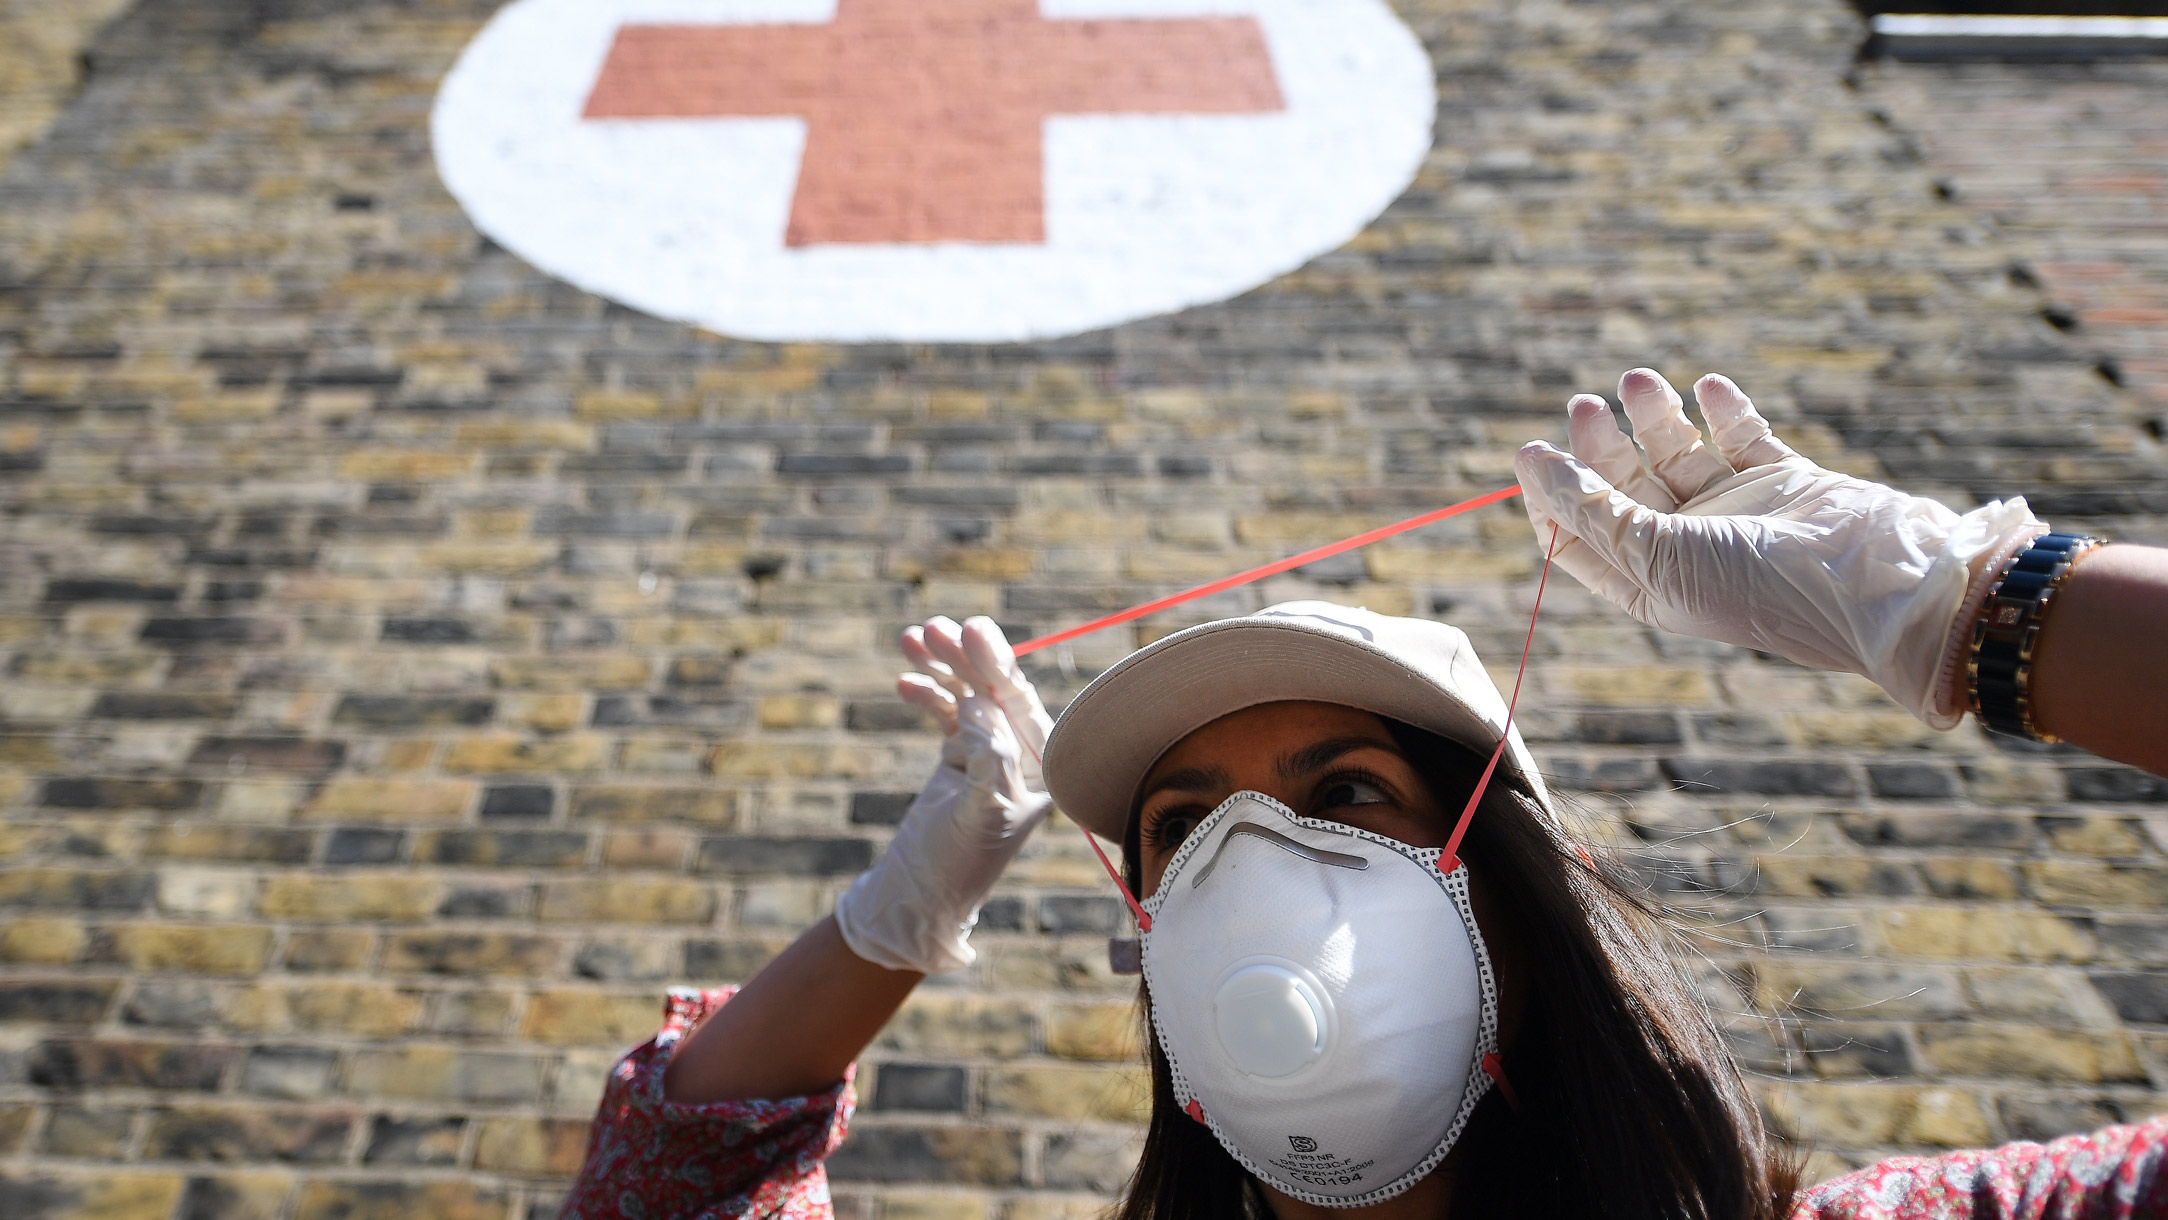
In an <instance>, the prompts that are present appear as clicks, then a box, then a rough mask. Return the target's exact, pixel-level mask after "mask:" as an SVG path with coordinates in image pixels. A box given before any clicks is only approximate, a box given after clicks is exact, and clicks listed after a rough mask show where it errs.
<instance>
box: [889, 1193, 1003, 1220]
mask: <svg viewBox="0 0 2168 1220" xmlns="http://www.w3.org/2000/svg"><path fill="white" fill-rule="evenodd" d="M986 1202H987V1201H986V1200H985V1199H984V1198H981V1197H980V1196H978V1195H967V1194H963V1193H961V1192H950V1191H931V1190H906V1191H890V1192H888V1193H886V1194H883V1195H882V1196H881V1220H985V1217H986Z"/></svg>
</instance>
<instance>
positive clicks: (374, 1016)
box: [226, 983, 423, 1038]
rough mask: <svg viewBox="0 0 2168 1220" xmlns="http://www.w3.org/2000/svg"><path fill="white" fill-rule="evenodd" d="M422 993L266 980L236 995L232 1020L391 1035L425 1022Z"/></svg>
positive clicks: (256, 1028) (259, 1026)
mask: <svg viewBox="0 0 2168 1220" xmlns="http://www.w3.org/2000/svg"><path fill="white" fill-rule="evenodd" d="M422 1000H423V997H422V993H420V992H418V991H406V990H401V989H400V988H396V987H385V986H382V985H379V984H375V983H305V984H302V985H300V986H287V985H283V984H265V985H259V986H255V987H250V988H247V989H246V990H243V991H242V992H240V993H239V994H238V995H236V996H235V997H234V999H233V1005H232V1007H231V1008H230V1009H229V1010H228V1012H227V1018H226V1019H227V1021H228V1023H229V1024H231V1025H232V1026H233V1028H235V1029H238V1030H246V1031H247V1032H250V1033H271V1034H284V1033H307V1034H340V1035H347V1036H351V1037H359V1038H389V1037H393V1036H396V1035H399V1034H405V1033H411V1032H413V1030H414V1029H415V1028H417V1027H418V1026H419V1025H420V1024H421V1018H422Z"/></svg>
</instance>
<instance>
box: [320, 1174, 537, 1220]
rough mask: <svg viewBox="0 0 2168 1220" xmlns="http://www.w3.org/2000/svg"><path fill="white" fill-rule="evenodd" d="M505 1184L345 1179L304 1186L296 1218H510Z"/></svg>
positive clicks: (434, 1219)
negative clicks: (504, 1191) (499, 1185)
mask: <svg viewBox="0 0 2168 1220" xmlns="http://www.w3.org/2000/svg"><path fill="white" fill-rule="evenodd" d="M509 1214H510V1205H509V1203H508V1202H507V1200H506V1199H505V1196H504V1194H503V1193H502V1191H501V1189H500V1188H497V1187H493V1186H482V1185H477V1184H475V1183H472V1182H458V1181H451V1182H447V1181H434V1182H432V1181H414V1182H384V1181H341V1180H339V1179H336V1178H314V1179H311V1180H309V1181H308V1182H306V1183H304V1184H303V1185H302V1187H301V1200H300V1202H299V1203H298V1204H296V1205H295V1209H294V1220H506V1217H507V1216H508V1215H509Z"/></svg>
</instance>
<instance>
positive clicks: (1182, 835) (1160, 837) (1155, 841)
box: [1144, 813, 1198, 849]
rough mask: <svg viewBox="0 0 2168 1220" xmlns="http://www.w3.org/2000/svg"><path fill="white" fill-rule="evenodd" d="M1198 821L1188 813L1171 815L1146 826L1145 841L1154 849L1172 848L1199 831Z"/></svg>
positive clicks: (1154, 820)
mask: <svg viewBox="0 0 2168 1220" xmlns="http://www.w3.org/2000/svg"><path fill="white" fill-rule="evenodd" d="M1197 822H1198V819H1197V818H1196V817H1195V816H1193V815H1191V814H1187V813H1170V814H1166V815H1165V816H1163V817H1158V818H1154V819H1152V820H1151V821H1150V822H1148V823H1146V824H1145V827H1144V836H1145V839H1146V840H1147V841H1148V842H1149V843H1150V844H1151V845H1152V846H1154V847H1158V848H1162V849H1166V848H1172V847H1174V846H1175V845H1177V844H1179V843H1180V842H1181V841H1182V840H1184V839H1186V838H1188V837H1189V832H1190V831H1192V830H1195V829H1197Z"/></svg>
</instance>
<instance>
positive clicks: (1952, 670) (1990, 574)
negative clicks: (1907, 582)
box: [1932, 518, 2048, 728]
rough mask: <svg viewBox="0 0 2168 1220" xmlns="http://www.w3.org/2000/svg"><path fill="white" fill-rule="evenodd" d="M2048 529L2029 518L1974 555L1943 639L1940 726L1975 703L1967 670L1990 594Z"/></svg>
mask: <svg viewBox="0 0 2168 1220" xmlns="http://www.w3.org/2000/svg"><path fill="white" fill-rule="evenodd" d="M2047 532H2048V526H2047V524H2046V523H2045V522H2042V521H2040V520H2038V519H2037V518H2034V519H2028V520H2027V521H2026V523H2025V524H2024V525H2023V526H2022V527H2020V528H2019V529H2016V530H2013V531H2012V532H2010V533H2009V534H2007V535H2005V536H2004V537H2003V538H2002V539H2000V540H1999V541H1997V542H1996V544H1995V545H1994V546H1991V547H1988V548H1987V549H1985V550H1983V551H1981V552H1980V553H1979V554H1978V555H1976V556H1974V557H1973V560H1972V563H1971V565H1970V569H1971V571H1970V577H1969V579H1968V580H1967V582H1966V585H1965V596H1964V599H1963V600H1962V601H1960V602H1959V603H1958V607H1957V616H1956V617H1955V618H1954V619H1952V620H1951V622H1950V627H1949V631H1948V633H1947V635H1946V636H1945V638H1944V640H1943V646H1942V661H1941V664H1940V665H1939V666H1938V668H1937V670H1936V677H1935V688H1934V698H1933V702H1932V707H1933V710H1934V711H1935V712H1936V713H1937V715H1938V716H1939V717H1940V718H1941V719H1942V720H1943V721H1944V723H1943V724H1941V725H1938V726H1937V727H1940V728H1950V727H1954V726H1955V725H1956V723H1957V722H1958V721H1959V720H1962V719H1963V718H1964V715H1965V712H1966V711H1967V710H1968V709H1969V708H1970V706H1971V703H1972V695H1971V682H1970V681H1969V680H1968V678H1967V669H1968V667H1969V665H1970V663H1971V660H1972V636H1973V627H1974V625H1975V624H1977V623H1978V622H1979V621H1980V616H1981V615H1982V614H1984V613H1985V612H1986V609H1987V599H1988V595H1989V594H1990V593H1991V592H1993V590H1994V588H1995V585H1996V583H1997V582H1999V581H2000V580H2002V578H2003V576H2004V574H2006V573H2007V572H2008V571H2009V570H2010V565H2011V563H2013V562H2014V561H2015V560H2016V559H2017V556H2018V553H2019V552H2021V551H2023V550H2024V549H2025V548H2026V547H2028V546H2031V545H2032V543H2033V540H2034V539H2036V538H2038V537H2040V536H2041V535H2042V534H2045V533H2047Z"/></svg>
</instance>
